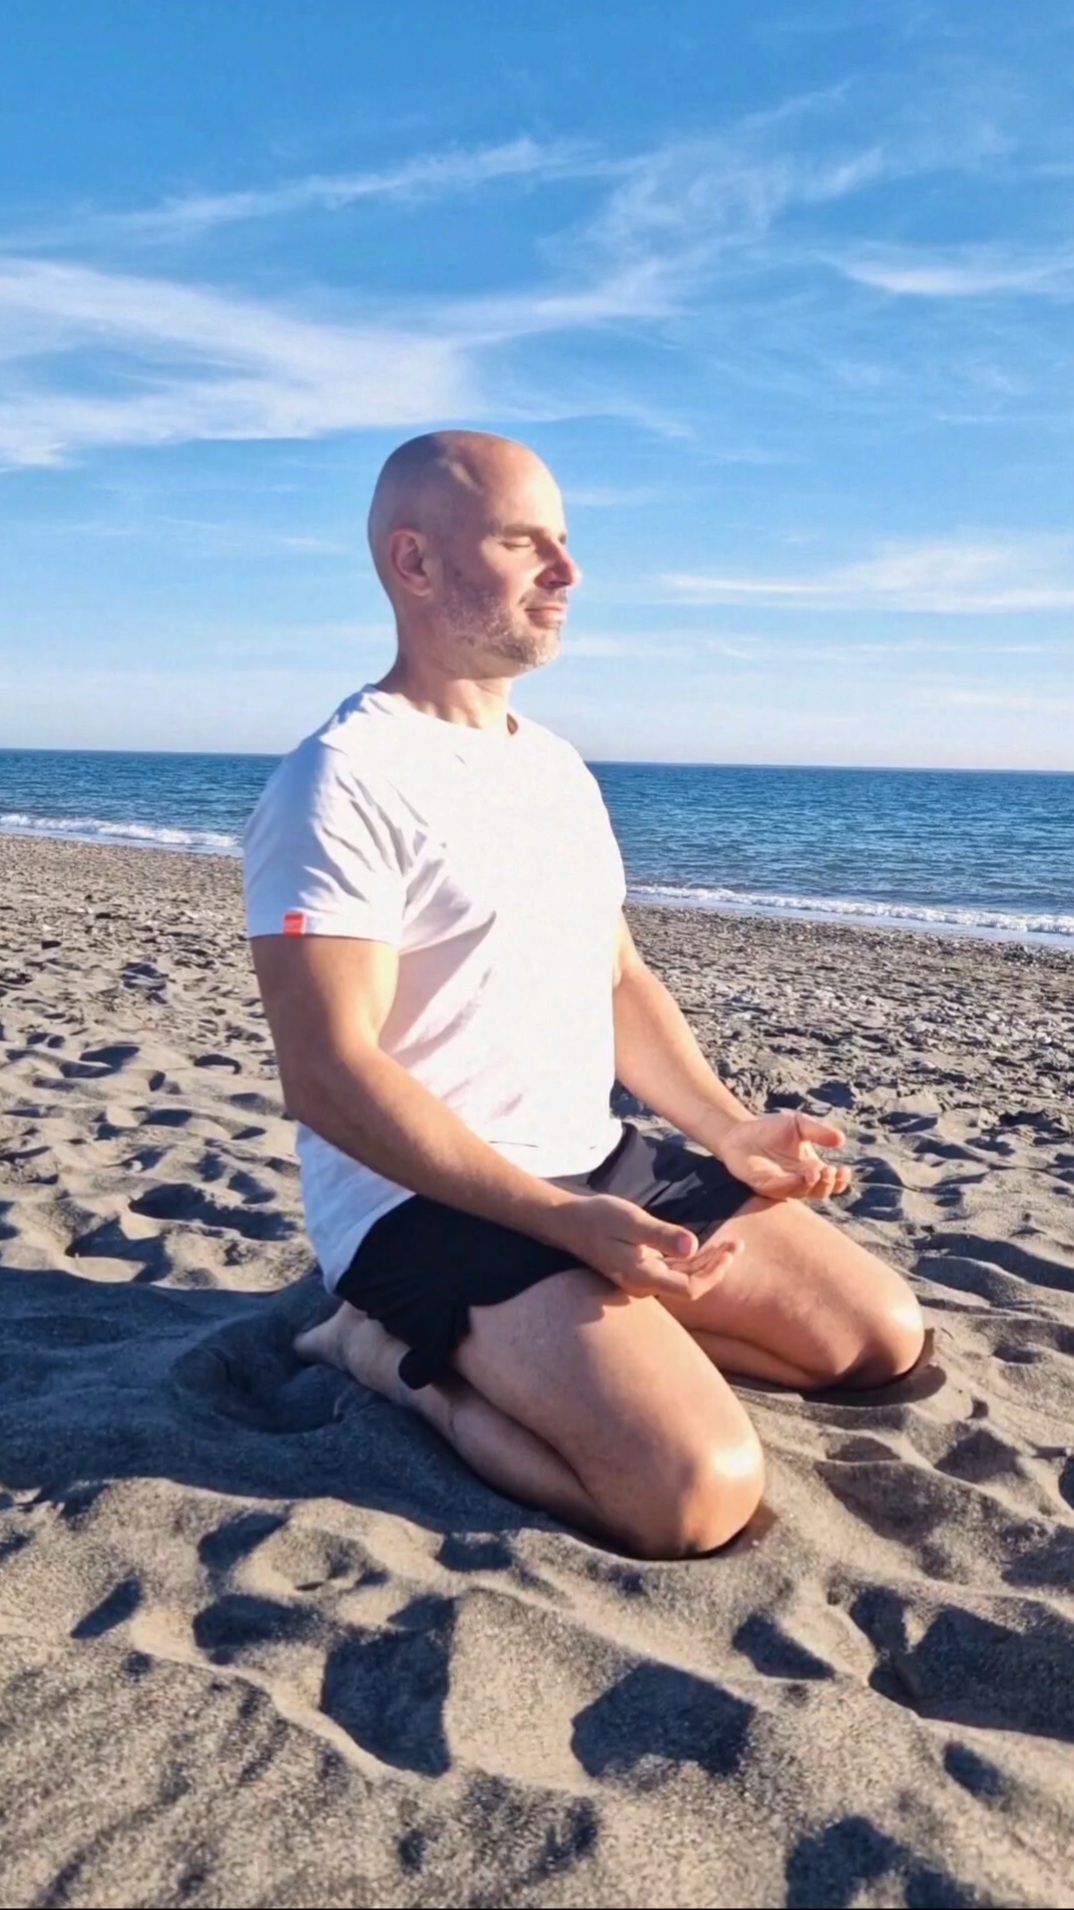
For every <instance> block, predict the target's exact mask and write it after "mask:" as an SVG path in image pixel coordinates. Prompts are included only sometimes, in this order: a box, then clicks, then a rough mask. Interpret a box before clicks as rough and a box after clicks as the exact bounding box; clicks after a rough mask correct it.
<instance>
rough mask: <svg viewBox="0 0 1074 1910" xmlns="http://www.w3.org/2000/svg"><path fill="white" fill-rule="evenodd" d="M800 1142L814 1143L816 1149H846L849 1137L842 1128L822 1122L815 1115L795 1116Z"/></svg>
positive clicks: (828, 1122)
mask: <svg viewBox="0 0 1074 1910" xmlns="http://www.w3.org/2000/svg"><path fill="white" fill-rule="evenodd" d="M794 1119H795V1124H796V1126H797V1128H798V1138H799V1140H800V1141H812V1142H813V1143H814V1145H815V1146H816V1147H845V1146H846V1144H847V1137H846V1135H845V1134H844V1133H843V1130H842V1128H841V1127H833V1126H832V1123H831V1122H830V1121H822V1120H820V1119H819V1118H818V1116H817V1115H815V1114H795V1117H794Z"/></svg>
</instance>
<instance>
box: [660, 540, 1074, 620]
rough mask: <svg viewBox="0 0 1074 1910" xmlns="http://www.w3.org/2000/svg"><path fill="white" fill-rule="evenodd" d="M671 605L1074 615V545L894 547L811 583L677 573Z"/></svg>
mask: <svg viewBox="0 0 1074 1910" xmlns="http://www.w3.org/2000/svg"><path fill="white" fill-rule="evenodd" d="M663 582H664V585H665V587H666V589H667V591H668V592H669V594H670V596H671V598H672V599H673V600H674V601H677V602H687V603H695V604H745V603H750V604H757V605H762V604H763V605H766V606H769V607H772V608H780V607H782V608H786V609H791V610H801V609H817V610H897V611H929V612H932V613H934V614H939V615H943V616H967V615H971V614H972V615H990V614H998V613H1002V612H1013V611H1044V610H1069V609H1072V608H1074V541H1072V540H1070V539H1061V538H1025V539H1020V540H1017V541H1006V542H1002V543H983V542H970V541H957V540H953V541H948V542H937V543H926V544H903V545H895V546H891V547H888V548H887V549H885V550H882V551H881V552H879V553H878V554H877V555H876V556H874V557H871V558H868V559H866V560H865V561H864V562H861V563H857V564H847V565H843V566H841V567H839V568H836V569H831V570H826V571H820V572H817V573H816V574H815V575H812V576H806V577H801V576H799V577H772V576H763V577H757V576H753V577H744V576H735V575H729V574H726V573H717V572H708V571H702V572H689V573H684V572H676V573H673V574H671V575H668V576H666V577H665V578H664V580H663Z"/></svg>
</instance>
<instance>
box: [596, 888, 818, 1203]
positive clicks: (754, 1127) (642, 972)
mask: <svg viewBox="0 0 1074 1910" xmlns="http://www.w3.org/2000/svg"><path fill="white" fill-rule="evenodd" d="M614 1008H615V1072H616V1078H617V1080H618V1081H620V1082H621V1084H622V1086H623V1087H624V1088H627V1089H628V1090H629V1092H630V1093H631V1094H636V1095H637V1097H638V1099H639V1101H643V1102H644V1103H645V1106H646V1107H648V1108H651V1109H652V1111H653V1113H654V1114H658V1115H659V1116H660V1117H661V1119H663V1120H665V1121H668V1122H670V1123H671V1125H672V1126H673V1127H676V1128H678V1129H679V1131H680V1133H682V1134H685V1135H686V1136H687V1137H688V1138H689V1139H690V1140H691V1141H696V1142H697V1143H698V1145H699V1146H700V1147H703V1148H704V1149H705V1150H706V1152H707V1153H709V1154H714V1155H715V1156H716V1158H717V1159H718V1160H722V1161H723V1162H724V1163H725V1165H726V1166H727V1167H728V1168H729V1170H730V1171H731V1172H732V1173H733V1174H735V1175H737V1177H738V1178H739V1179H740V1180H742V1181H744V1182H745V1183H746V1184H747V1185H748V1186H750V1187H752V1188H753V1190H754V1192H755V1193H757V1194H761V1195H763V1196H765V1198H767V1199H770V1200H786V1199H788V1198H798V1199H812V1200H824V1199H827V1198H828V1196H829V1195H831V1194H833V1193H835V1194H838V1193H842V1192H843V1191H844V1189H845V1188H846V1187H847V1185H848V1183H849V1180H850V1174H849V1170H848V1169H847V1168H845V1167H834V1166H831V1165H829V1164H828V1163H827V1162H825V1161H822V1160H821V1159H820V1157H819V1156H818V1154H817V1153H816V1147H843V1146H844V1145H845V1142H846V1137H845V1135H844V1134H843V1133H842V1131H841V1130H840V1129H839V1128H837V1127H833V1126H832V1125H831V1123H830V1122H827V1121H822V1120H818V1119H817V1118H816V1117H815V1116H813V1115H809V1114H799V1113H795V1112H793V1111H790V1110H788V1111H786V1112H781V1113H777V1114H761V1115H754V1114H751V1112H750V1110H749V1109H748V1108H747V1107H744V1106H743V1104H742V1102H741V1101H740V1100H739V1099H738V1098H737V1096H736V1095H734V1094H732V1093H731V1090H730V1088H727V1087H725V1086H724V1084H723V1082H722V1081H721V1080H720V1078H719V1075H718V1074H717V1073H716V1072H715V1070H714V1069H713V1068H711V1067H710V1066H709V1063H708V1062H707V1061H706V1060H705V1057H704V1055H703V1054H702V1052H701V1049H700V1047H699V1046H698V1042H697V1039H696V1037H695V1035H694V1033H693V1030H692V1029H691V1027H690V1024H689V1022H688V1021H687V1019H686V1016H685V1015H684V1014H683V1012H682V1009H681V1008H680V1007H679V1005H678V1002H677V1001H676V1000H675V997H674V996H673V995H672V994H671V992H670V990H669V989H667V988H665V986H664V984H663V982H662V981H661V980H660V978H659V976H657V975H654V974H653V972H652V969H651V968H649V967H648V966H647V964H646V963H645V962H644V961H643V960H642V957H641V956H640V955H639V953H638V951H637V948H636V947H635V945H634V938H633V936H632V935H631V933H630V929H629V928H628V926H627V922H626V918H625V917H624V918H623V919H622V922H621V925H620V931H619V942H618V947H617V950H616V966H615V994H614Z"/></svg>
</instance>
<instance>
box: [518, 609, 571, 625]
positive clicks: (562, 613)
mask: <svg viewBox="0 0 1074 1910" xmlns="http://www.w3.org/2000/svg"><path fill="white" fill-rule="evenodd" d="M526 614H527V616H530V617H538V618H539V619H540V621H541V622H542V623H562V622H563V621H564V619H565V618H566V615H567V606H566V604H530V606H529V607H528V609H527V612H526Z"/></svg>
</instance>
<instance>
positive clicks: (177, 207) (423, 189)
mask: <svg viewBox="0 0 1074 1910" xmlns="http://www.w3.org/2000/svg"><path fill="white" fill-rule="evenodd" d="M613 169H614V168H613V166H612V162H610V161H609V160H608V159H607V157H601V156H599V155H598V154H596V153H595V152H594V150H593V149H592V148H591V147H588V146H586V145H585V144H583V143H582V142H581V141H578V140H554V141H550V142H548V143H546V144H541V143H540V142H539V141H537V140H534V139H513V140H511V141H509V142H508V143H506V144H504V145H499V146H482V147H477V148H472V149H465V148H454V149H449V150H448V151H446V152H438V153H422V154H418V155H416V156H415V157H414V158H412V159H408V160H405V161H404V162H403V163H402V164H401V165H398V166H390V167H383V168H379V169H374V170H369V171H366V172H343V173H313V174H310V175H309V176H307V177H306V178H303V179H290V180H285V181H283V182H282V183H281V184H279V185H275V186H268V187H263V188H260V189H254V190H251V191H245V192H218V193H191V194H188V195H186V196H185V197H181V198H172V199H167V200H165V201H164V203H163V204H162V205H159V206H151V207H148V208H145V209H143V210H134V211H130V212H120V213H108V214H102V215H99V216H98V217H97V219H96V221H95V223H96V226H97V228H98V230H102V229H103V230H111V231H113V232H117V233H120V232H122V233H128V234H131V235H134V236H137V237H139V238H145V239H160V240H171V239H186V238H194V237H197V236H199V235H200V234H201V233H204V232H208V231H210V230H212V229H213V228H215V227H218V226H224V225H235V224H237V223H239V222H241V221H244V220H250V219H280V218H289V217H293V216H294V215H295V214H296V213H302V212H310V211H317V210H319V211H324V212H340V211H343V210H345V209H346V208H347V207H348V206H354V205H358V204H360V203H361V202H363V201H371V200H388V201H394V202H395V203H399V204H406V203H409V204H418V203H421V202H422V201H427V200H430V199H440V198H446V197H448V196H449V195H452V194H460V193H467V192H475V191H479V190H480V189H481V188H482V187H485V186H489V185H493V184H495V183H496V182H498V181H500V180H512V179H513V180H518V181H520V182H522V183H531V182H536V181H539V180H546V179H563V178H579V177H581V178H585V177H591V176H593V175H594V174H597V175H599V174H602V173H607V172H608V171H609V170H613Z"/></svg>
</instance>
